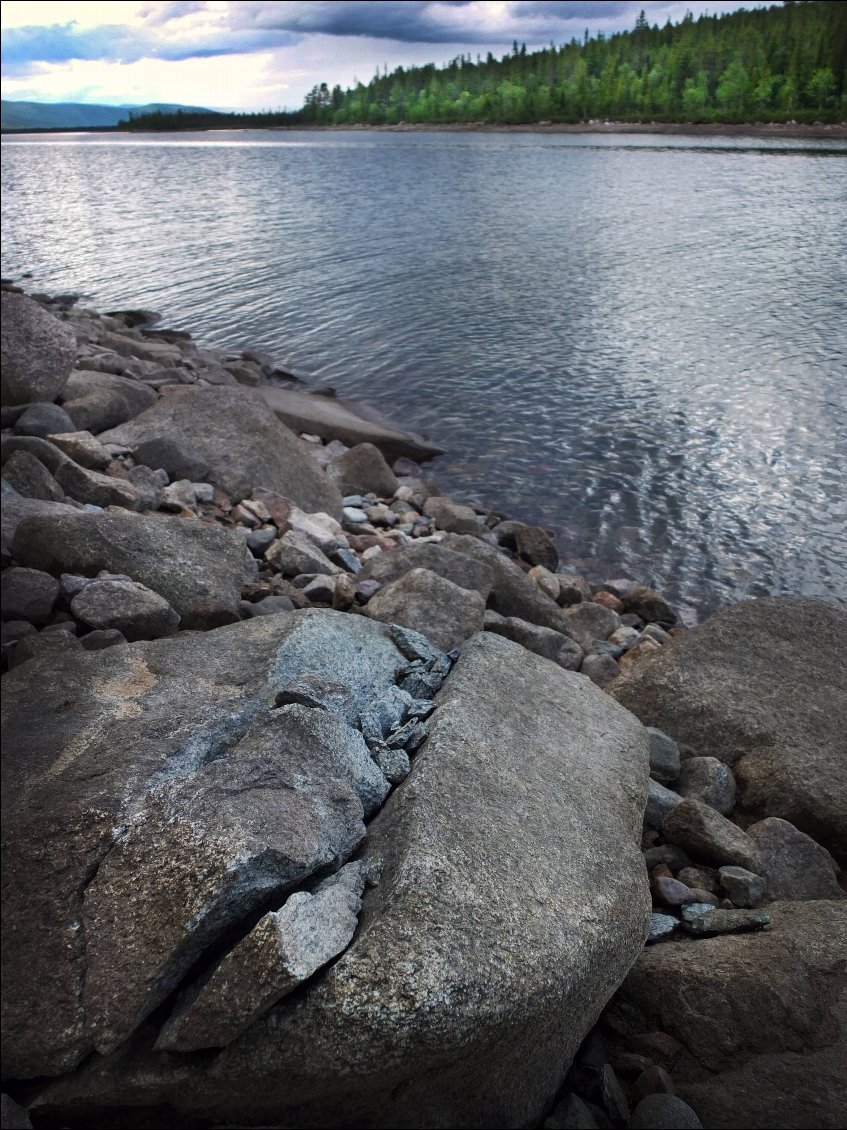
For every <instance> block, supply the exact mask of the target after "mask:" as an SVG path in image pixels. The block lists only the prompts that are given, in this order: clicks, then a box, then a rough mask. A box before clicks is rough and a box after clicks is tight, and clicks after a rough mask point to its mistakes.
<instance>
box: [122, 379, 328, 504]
mask: <svg viewBox="0 0 847 1130" xmlns="http://www.w3.org/2000/svg"><path fill="white" fill-rule="evenodd" d="M161 438H165V439H168V440H173V441H176V442H177V443H181V444H184V445H186V446H187V447H190V448H192V449H193V450H194V451H195V452H196V453H197V454H198V455H200V456H201V457H202V458H203V459H205V460H206V463H207V464H208V467H209V471H208V481H209V482H210V483H213V484H214V485H215V486H217V487H220V489H221V490H222V491H223V492H224V494H226V495H228V496H229V497H230V498H231V499H232V500H233V501H234V502H239V501H240V500H241V499H242V498H247V497H248V496H249V495H250V494H251V493H252V492H253V490H254V489H255V488H256V487H264V488H266V489H268V490H272V491H277V492H278V493H279V494H281V495H284V496H285V497H286V498H290V499H291V500H292V501H293V502H295V503H296V504H297V505H298V506H300V507H302V508H303V510H306V511H309V512H311V511H315V510H321V511H325V512H326V513H327V514H332V515H335V516H336V517H340V516H341V494H340V492H339V490H338V487H337V486H336V485H335V483H334V482H332V480H331V479H330V478H329V476H328V475H327V474H325V472H324V471H323V470H322V469H321V468H320V467H319V466H318V464H317V462H316V461H315V459H314V458H313V457H312V456H311V455H310V454H309V453H308V452H307V451H305V450H304V448H303V444H302V443H301V442H300V440H299V439H298V438H297V436H296V435H294V433H293V432H291V431H289V429H288V428H287V427H286V426H285V424H283V423H282V422H281V421H280V420H278V419H277V418H276V416H274V414H273V412H272V411H271V410H270V408H268V406H267V405H266V404H265V402H264V401H263V400H262V398H261V397H260V396H258V395H257V394H255V393H253V392H251V391H249V390H247V389H244V388H242V387H240V386H235V387H232V388H227V387H223V388H188V387H176V386H175V387H174V388H173V389H171V390H169V391H168V393H167V394H166V395H165V396H161V397H159V399H158V401H157V402H156V403H155V404H154V405H153V406H152V408H148V409H147V410H146V411H145V412H142V413H141V415H139V416H136V417H135V419H133V420H130V421H129V422H128V423H126V424H123V425H122V426H121V427H117V428H113V429H112V430H111V431H108V432H105V433H104V434H103V435H101V436H100V439H101V441H102V442H103V443H122V444H126V446H127V447H129V448H132V449H133V450H137V449H138V448H139V446H140V445H142V444H144V443H145V442H147V441H148V440H158V439H161Z"/></svg>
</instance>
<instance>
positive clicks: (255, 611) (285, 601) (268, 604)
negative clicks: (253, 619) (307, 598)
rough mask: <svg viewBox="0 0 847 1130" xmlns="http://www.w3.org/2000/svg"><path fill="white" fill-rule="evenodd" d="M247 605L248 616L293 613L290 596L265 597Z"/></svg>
mask: <svg viewBox="0 0 847 1130" xmlns="http://www.w3.org/2000/svg"><path fill="white" fill-rule="evenodd" d="M243 603H248V604H249V610H248V612H247V614H248V616H278V615H279V613H280V612H293V611H294V604H293V602H292V600H291V597H290V596H265V597H262V599H261V600H257V601H255V602H253V603H250V602H249V601H248V602H244V601H243V602H242V604H243Z"/></svg>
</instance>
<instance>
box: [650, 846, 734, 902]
mask: <svg viewBox="0 0 847 1130" xmlns="http://www.w3.org/2000/svg"><path fill="white" fill-rule="evenodd" d="M667 846H668V847H670V846H672V845H670V844H669V845H667ZM656 850H658V849H656ZM646 854H647V853H645V857H646ZM680 854H681V855H682V856H683V857H684V858H686V859H687V856H685V853H684V852H682V853H680ZM669 866H670V867H671V870H672V871H677V870H678V871H679V874H678V875H677V879H679V881H680V883H685V885H686V886H688V887H696V888H697V889H698V890H700V891H708V892H709V893H710V894H715V892H716V891H717V889H718V886H719V883H720V880H719V877H718V871H717V869H716V868H714V867H705V866H702V865H701V866H698V867H690V866H688V864H687V863H685V864H682V865H678V866H677V867H675V866H673V864H669Z"/></svg>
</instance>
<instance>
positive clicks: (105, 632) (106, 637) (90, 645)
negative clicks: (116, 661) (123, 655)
mask: <svg viewBox="0 0 847 1130" xmlns="http://www.w3.org/2000/svg"><path fill="white" fill-rule="evenodd" d="M79 642H80V644H81V645H82V649H83V651H102V650H103V648H104V647H115V646H116V645H117V644H122V643H126V642H127V639H126V636H125V635H124V634H123V632H120V631H118V629H117V628H97V629H95V631H93V632H87V633H86V634H85V635H84V636H82V637H81V639H80V641H79Z"/></svg>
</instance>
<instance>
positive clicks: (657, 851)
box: [644, 790, 717, 883]
mask: <svg viewBox="0 0 847 1130" xmlns="http://www.w3.org/2000/svg"><path fill="white" fill-rule="evenodd" d="M669 791H670V790H669ZM644 862H645V864H646V865H647V868H648V870H649V869H650V868H653V867H656V866H657V864H659V863H664V864H666V865H667V866H668V867H670V869H671V871H680V870H682V868H683V867H689V866H690V864H691V860H690V859H689V858H688V856H687V855H686V854H685V852H684V851H682V849H681V848H678V847H677V846H676V845H675V844H661V845H660V846H659V847H651V848H648V849H647V850H646V851H645V852H644ZM715 874H717V872H715ZM682 882H683V883H684V882H685V879H683V880H682Z"/></svg>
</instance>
